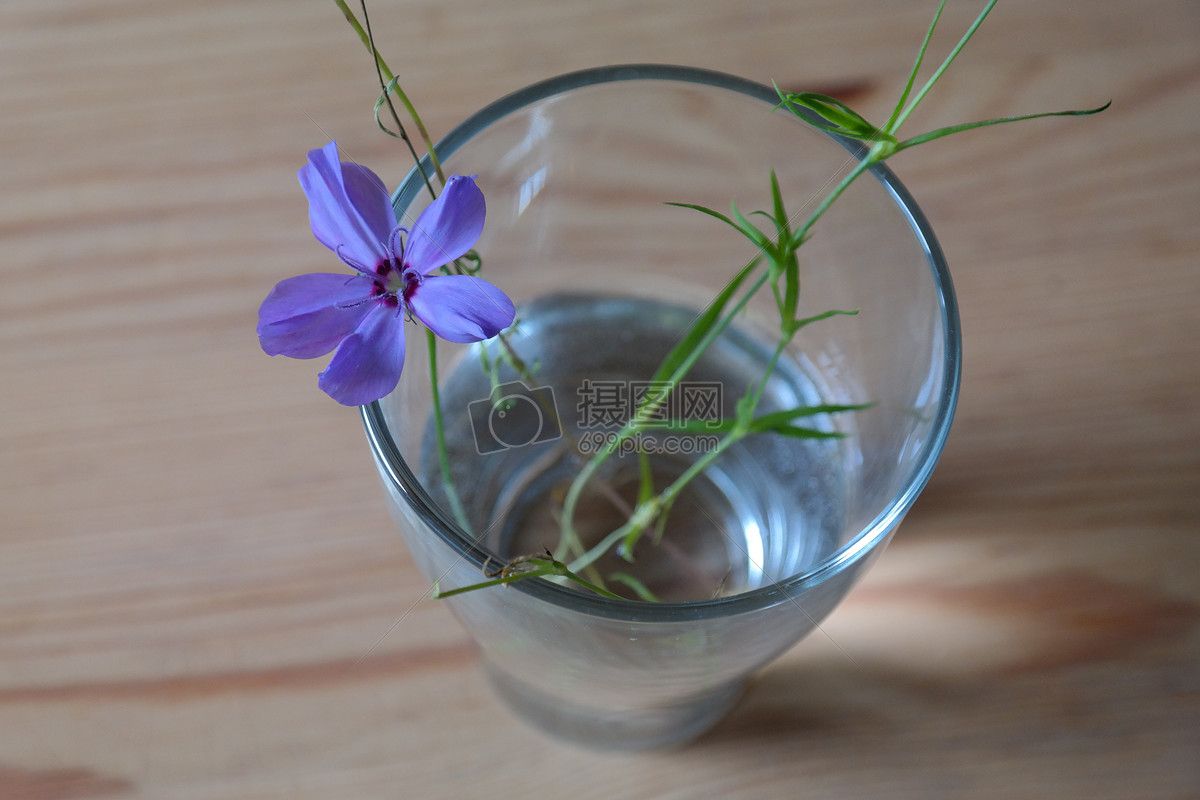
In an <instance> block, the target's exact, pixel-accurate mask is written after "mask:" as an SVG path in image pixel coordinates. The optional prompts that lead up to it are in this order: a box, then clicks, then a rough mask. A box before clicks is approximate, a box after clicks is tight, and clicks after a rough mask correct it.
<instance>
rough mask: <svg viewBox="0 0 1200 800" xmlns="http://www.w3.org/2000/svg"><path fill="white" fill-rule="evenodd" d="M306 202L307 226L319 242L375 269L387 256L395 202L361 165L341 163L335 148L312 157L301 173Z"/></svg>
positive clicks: (334, 145)
mask: <svg viewBox="0 0 1200 800" xmlns="http://www.w3.org/2000/svg"><path fill="white" fill-rule="evenodd" d="M300 186H301V188H303V189H304V194H305V195H307V196H308V221H309V224H310V225H312V231H313V235H314V236H316V237H317V241H319V242H320V243H321V244H323V245H325V246H326V247H328V248H329V249H330V250H332V251H334V252H335V253H337V252H338V248H339V247H340V248H341V250H342V252H341V253H339V255H343V254H344V255H345V256H347V257H349V258H350V259H351V260H353V261H357V262H358V263H359V265H360V266H363V267H366V268H367V269H374V268H375V267H376V266H377V265H378V264H379V263H380V261H382V260H383V259H384V258H385V257H386V256H387V254H388V239H389V238H390V236H391V233H392V229H394V228H395V227H396V216H395V214H394V213H393V212H392V201H391V199H390V197H389V196H388V192H387V187H386V186H385V185H384V183H383V181H382V180H380V178H379V176H378V175H376V174H375V173H374V172H372V171H371V170H369V169H367V168H366V167H364V166H362V165H360V164H354V163H351V162H341V161H338V150H337V142H330V143H329V144H327V145H325V146H324V147H323V148H321V149H320V150H310V151H309V152H308V163H307V164H305V165H304V166H303V167H301V169H300Z"/></svg>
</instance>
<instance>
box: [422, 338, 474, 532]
mask: <svg viewBox="0 0 1200 800" xmlns="http://www.w3.org/2000/svg"><path fill="white" fill-rule="evenodd" d="M425 339H426V341H427V342H428V343H429V383H430V385H431V386H432V387H433V428H434V431H435V433H436V434H437V451H438V466H439V467H440V468H441V473H442V485H443V486H445V487H446V499H447V500H449V501H450V510H451V512H453V514H454V519H455V521H456V522H458V524H459V526H460V527H461V528H462V529H463V530H464V531H466V532H467V534H470V533H471V523H470V521H469V520H468V519H467V512H466V509H464V508H463V504H462V500H461V499H460V498H459V496H458V490H457V489H455V488H454V476H453V475H451V474H450V453H449V450H448V449H447V447H446V422H445V420H444V419H443V417H442V398H441V391H440V390H439V389H438V367H437V337H436V336H434V334H433V331H431V330H429V329H426V330H425Z"/></svg>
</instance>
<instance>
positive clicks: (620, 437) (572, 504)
mask: <svg viewBox="0 0 1200 800" xmlns="http://www.w3.org/2000/svg"><path fill="white" fill-rule="evenodd" d="M767 277H768V271H766V270H764V271H763V273H762V274H761V275H760V276H759V277H758V279H757V280H756V281H755V282H754V283H753V284H752V285H751V286H750V288H749V289H747V290H746V293H745V294H744V295H743V296H742V297H741V299H740V300H739V301H738V302H737V303H736V304H735V305H734V307H733V310H732V311H730V312H729V313H728V314H727V315H726V316H725V317H723V318H721V319H719V320H717V322H716V323H715V324H714V325H713V326H712V327H711V328H710V329H709V330H708V331H707V332H706V333H705V335H704V337H703V338H702V339H701V340H700V342H699V343H698V344H697V346H696V347H695V348H693V350H692V352H691V353H690V354H689V355H688V357H687V358H686V359H685V360H684V361H683V363H681V364H680V365H679V366H677V367H676V369H675V370H674V372H672V374H671V375H670V377H668V378H667V379H666V381H665V382H664V383H665V388H663V389H660V390H659V391H658V392H656V393H655V394H653V395H652V396H651V397H649V398H647V400H646V402H645V403H644V404H643V405H642V407H641V408H640V409H638V413H637V414H635V415H634V416H633V418H632V419H630V420H629V421H628V422H626V423H625V425H624V426H623V427H622V428H621V430H619V431H617V434H616V435H615V436H614V437H613V439H612V441H611V442H609V444H608V447H606V448H604V449H603V450H600V451H599V452H598V453H596V454H595V455H594V456H592V458H591V459H590V460H588V462H587V463H586V464H584V465H583V468H582V469H581V470H580V471H579V474H578V475H576V476H575V480H573V481H572V482H571V486H570V488H569V489H568V490H567V495H566V497H565V498H564V500H563V511H562V537H561V540H560V542H559V547H558V551H557V552H556V553H555V556H556V557H558V558H563V557H565V553H566V552H569V549H570V548H574V549H575V551H576V552H578V551H579V550H582V547H583V545H582V543H581V542H580V540H579V534H578V533H576V531H575V524H574V520H575V510H576V507H577V506H578V504H579V498H580V496H581V495H582V494H583V489H584V487H585V486H586V485H587V484H588V482H589V481H590V480H591V479H592V476H593V475H595V473H596V470H598V469H599V468H600V466H601V465H602V464H603V463H604V462H605V461H607V460H608V458H609V457H610V456H611V455H612V454H613V453H615V452H617V450H618V448H619V447H620V446H621V444H622V443H624V442H626V441H628V440H629V437H631V436H633V435H634V434H635V433H637V432H638V431H640V430H641V429H642V426H643V424H644V422H645V420H646V419H647V418H649V416H650V415H651V414H653V413H654V411H655V410H657V408H658V407H659V406H660V405H662V403H663V401H664V400H665V399H666V397H667V395H668V394H669V393H670V391H671V390H672V389H673V388H674V386H675V384H677V383H678V382H679V381H681V380H682V379H683V377H684V376H685V375H686V374H687V373H688V371H689V370H690V369H691V368H692V366H693V365H694V364H695V363H696V360H697V359H699V358H700V356H701V355H702V354H703V353H704V351H705V350H706V349H707V348H708V346H709V345H710V344H712V342H714V341H715V340H716V339H717V337H718V336H720V335H721V334H722V333H723V332H724V331H725V329H726V328H727V327H729V324H730V323H731V322H732V321H733V318H734V317H735V316H737V314H738V313H739V312H740V311H741V310H742V309H743V308H745V306H746V303H748V302H749V301H750V298H751V297H753V296H754V294H755V293H756V292H757V291H758V290H759V288H761V287H762V285H763V284H764V283H766V282H767ZM605 541H607V539H606V540H605ZM596 547H599V545H596V546H595V547H593V548H592V550H595V549H596ZM605 549H607V547H606V548H605ZM596 557H597V558H598V557H599V556H598V555H597V556H596ZM594 560H595V558H593V559H592V561H594ZM588 563H591V562H590V561H589V562H588Z"/></svg>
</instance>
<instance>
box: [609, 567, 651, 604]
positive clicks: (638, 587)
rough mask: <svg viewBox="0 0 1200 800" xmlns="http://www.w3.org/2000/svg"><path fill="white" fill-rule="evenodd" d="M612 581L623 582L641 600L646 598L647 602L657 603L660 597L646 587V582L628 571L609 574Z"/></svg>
mask: <svg viewBox="0 0 1200 800" xmlns="http://www.w3.org/2000/svg"><path fill="white" fill-rule="evenodd" d="M608 579H609V580H610V581H613V582H614V583H622V584H624V585H626V586H628V587H629V588H630V589H632V590H633V591H634V594H636V595H637V596H638V599H639V600H645V601H646V602H647V603H657V602H658V598H657V597H655V596H654V592H652V591H650V590H649V589H647V588H646V584H644V583H642V582H641V581H639V580H638V579H637V578H635V577H633V576H632V575H630V574H629V573H628V572H614V573H613V574H611V575H609V576H608Z"/></svg>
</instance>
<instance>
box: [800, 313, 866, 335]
mask: <svg viewBox="0 0 1200 800" xmlns="http://www.w3.org/2000/svg"><path fill="white" fill-rule="evenodd" d="M856 316H858V311H840V310H838V309H831V310H829V311H822V312H821V313H820V314H817V315H816V316H812V317H805V318H804V319H798V320H794V321H793V322H792V323H791V330H790V331H789V333H790V334H791V335H793V336H794V335H795V334H796V331H798V330H800V329H801V328H803V327H804V326H806V325H811V324H813V323H814V322H820V321H821V320H823V319H829V318H830V317H856Z"/></svg>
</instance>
